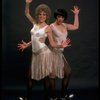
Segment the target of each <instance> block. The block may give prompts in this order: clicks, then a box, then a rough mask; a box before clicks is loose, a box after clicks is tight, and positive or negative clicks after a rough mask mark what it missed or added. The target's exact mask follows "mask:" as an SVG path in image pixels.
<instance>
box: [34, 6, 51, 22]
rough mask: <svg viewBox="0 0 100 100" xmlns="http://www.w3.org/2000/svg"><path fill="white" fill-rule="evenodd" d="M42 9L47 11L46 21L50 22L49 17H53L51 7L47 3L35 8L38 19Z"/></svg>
mask: <svg viewBox="0 0 100 100" xmlns="http://www.w3.org/2000/svg"><path fill="white" fill-rule="evenodd" d="M41 11H43V12H45V13H46V16H47V19H46V23H49V19H50V17H51V9H50V7H49V6H48V5H46V4H40V5H39V6H37V8H36V9H35V15H36V19H37V20H38V15H39V13H40V12H41Z"/></svg>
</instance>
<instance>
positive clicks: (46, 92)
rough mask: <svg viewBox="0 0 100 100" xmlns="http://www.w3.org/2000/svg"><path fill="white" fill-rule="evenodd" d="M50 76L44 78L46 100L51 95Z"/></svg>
mask: <svg viewBox="0 0 100 100" xmlns="http://www.w3.org/2000/svg"><path fill="white" fill-rule="evenodd" d="M49 86H50V83H49V77H45V78H44V100H48V97H49Z"/></svg>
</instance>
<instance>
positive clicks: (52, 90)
mask: <svg viewBox="0 0 100 100" xmlns="http://www.w3.org/2000/svg"><path fill="white" fill-rule="evenodd" d="M49 81H50V92H51V93H50V94H51V97H52V98H56V94H55V78H49Z"/></svg>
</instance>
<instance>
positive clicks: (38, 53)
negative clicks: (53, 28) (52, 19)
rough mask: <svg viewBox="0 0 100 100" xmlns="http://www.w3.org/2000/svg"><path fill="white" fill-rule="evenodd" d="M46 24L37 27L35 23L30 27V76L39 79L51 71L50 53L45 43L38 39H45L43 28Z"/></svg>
mask: <svg viewBox="0 0 100 100" xmlns="http://www.w3.org/2000/svg"><path fill="white" fill-rule="evenodd" d="M47 27H48V25H46V26H44V27H43V28H41V29H39V28H38V26H37V25H36V24H35V25H34V26H33V28H32V29H31V41H32V61H31V78H32V79H34V80H41V79H43V78H44V77H46V76H48V75H49V74H50V73H51V71H52V69H51V68H52V67H51V66H52V63H51V62H52V61H51V60H52V58H51V57H52V54H51V51H50V50H49V48H48V47H47V46H46V44H45V43H42V42H40V39H41V38H43V39H45V38H46V37H47V34H46V33H45V29H46V28H47Z"/></svg>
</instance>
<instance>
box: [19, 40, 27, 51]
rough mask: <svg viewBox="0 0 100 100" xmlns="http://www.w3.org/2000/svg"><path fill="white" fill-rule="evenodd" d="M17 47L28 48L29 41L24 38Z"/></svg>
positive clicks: (20, 48)
mask: <svg viewBox="0 0 100 100" xmlns="http://www.w3.org/2000/svg"><path fill="white" fill-rule="evenodd" d="M17 47H18V49H19V50H21V51H23V50H24V49H26V48H27V47H28V43H26V42H24V41H23V40H22V41H21V43H19V44H18V46H17Z"/></svg>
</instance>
